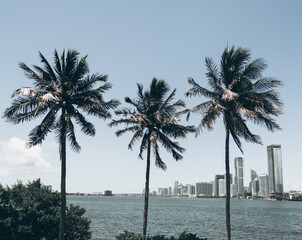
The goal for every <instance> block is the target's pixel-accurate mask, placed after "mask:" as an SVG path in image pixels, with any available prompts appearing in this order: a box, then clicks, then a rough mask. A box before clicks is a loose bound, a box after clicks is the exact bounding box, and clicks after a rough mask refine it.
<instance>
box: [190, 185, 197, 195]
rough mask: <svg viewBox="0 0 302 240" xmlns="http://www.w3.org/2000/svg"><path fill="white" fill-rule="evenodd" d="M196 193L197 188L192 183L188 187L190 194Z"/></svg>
mask: <svg viewBox="0 0 302 240" xmlns="http://www.w3.org/2000/svg"><path fill="white" fill-rule="evenodd" d="M195 193H196V188H195V186H194V185H190V186H189V188H188V194H189V195H190V196H194V195H195Z"/></svg>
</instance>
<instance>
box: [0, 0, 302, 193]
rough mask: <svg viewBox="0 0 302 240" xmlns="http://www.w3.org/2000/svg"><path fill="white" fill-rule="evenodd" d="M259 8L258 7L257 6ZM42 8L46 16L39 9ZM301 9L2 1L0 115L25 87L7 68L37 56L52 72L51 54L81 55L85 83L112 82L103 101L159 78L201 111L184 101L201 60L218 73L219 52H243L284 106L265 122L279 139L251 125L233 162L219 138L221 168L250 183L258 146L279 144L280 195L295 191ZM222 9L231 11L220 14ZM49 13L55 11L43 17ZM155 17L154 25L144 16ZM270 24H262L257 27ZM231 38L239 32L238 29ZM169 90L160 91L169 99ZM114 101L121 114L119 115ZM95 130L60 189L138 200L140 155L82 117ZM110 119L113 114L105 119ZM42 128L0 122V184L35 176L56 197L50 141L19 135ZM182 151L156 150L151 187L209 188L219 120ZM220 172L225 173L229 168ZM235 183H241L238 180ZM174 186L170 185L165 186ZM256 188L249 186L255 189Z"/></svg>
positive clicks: (260, 165) (193, 121)
mask: <svg viewBox="0 0 302 240" xmlns="http://www.w3.org/2000/svg"><path fill="white" fill-rule="evenodd" d="M259 6H261V7H259ZM45 9H47V11H46V10H45ZM301 9H302V2H301V1H298V0H293V1H291V2H290V3H288V2H285V1H274V0H267V1H260V0H256V1H252V2H246V1H235V0H230V1H222V0H214V1H197V0H193V1H190V3H188V2H183V1H158V0H156V1H152V2H141V1H137V0H134V1H130V2H128V1H127V2H125V1H117V2H108V1H96V0H92V1H89V3H86V2H80V1H75V2H72V4H70V2H68V1H67V2H65V1H64V2H62V1H58V0H54V1H51V2H36V1H32V0H29V1H26V2H18V4H16V3H15V2H3V4H2V6H1V8H0V27H1V29H2V35H1V36H2V41H1V50H2V51H1V53H2V57H1V58H0V66H2V67H1V70H0V71H1V79H2V81H3V87H2V88H1V90H0V91H1V92H0V98H1V105H0V112H1V116H2V115H3V112H4V110H5V109H6V108H7V107H8V106H10V105H11V101H12V100H11V94H12V93H13V92H14V91H15V90H16V89H19V88H21V87H31V86H33V82H32V81H31V80H29V79H27V78H26V76H25V75H24V72H23V71H22V69H20V68H19V66H18V63H19V62H24V63H26V64H27V65H29V66H31V65H37V66H40V65H41V62H40V58H39V53H38V51H40V52H41V53H42V54H43V55H44V56H45V57H46V58H47V60H49V62H50V63H51V64H52V63H53V61H52V59H53V52H54V49H55V48H56V49H57V51H58V52H59V53H61V52H62V50H63V49H66V50H67V49H76V50H77V51H78V52H79V53H80V57H84V56H86V54H87V55H88V57H87V62H88V64H89V69H90V74H93V73H100V74H108V81H109V82H110V83H111V84H112V85H113V87H112V89H110V90H109V91H108V93H105V94H104V99H105V100H109V99H112V98H117V99H119V100H120V101H121V102H123V100H124V97H125V96H129V97H130V98H134V97H135V96H136V95H137V86H136V84H137V83H141V84H143V85H144V87H145V89H146V88H147V87H148V86H149V84H150V82H151V80H152V78H153V77H156V78H158V79H164V80H165V81H166V82H167V83H168V84H169V86H170V89H171V91H172V90H173V89H175V88H176V89H177V90H176V96H175V99H179V98H181V99H182V100H183V101H184V102H185V103H186V106H187V107H188V108H192V107H193V106H196V105H197V104H198V103H200V102H202V101H203V99H199V98H185V97H184V93H185V92H186V91H188V90H189V89H190V85H189V84H188V81H187V79H188V78H189V77H192V78H194V80H195V81H196V82H198V83H199V84H200V85H201V86H203V87H207V81H206V76H205V73H206V68H205V58H206V57H210V58H212V59H213V60H214V62H215V63H216V64H219V61H220V57H221V54H222V52H223V50H224V49H225V47H226V46H229V47H231V46H232V45H235V46H236V47H245V48H249V49H250V50H251V58H252V59H257V58H264V59H265V61H266V62H267V64H268V68H267V70H266V71H264V72H263V75H264V77H266V76H267V77H274V78H277V79H280V80H282V81H283V83H284V86H283V87H282V88H280V89H279V90H278V91H279V92H280V95H281V99H282V100H283V102H284V114H283V115H281V116H280V117H278V119H276V121H277V122H278V123H279V124H280V126H281V128H282V129H283V130H282V131H277V132H275V133H271V132H269V131H266V129H265V128H262V127H261V126H257V125H253V124H249V128H250V130H251V131H252V132H253V133H255V134H257V135H259V136H260V137H261V139H262V143H263V145H256V144H252V143H248V142H245V141H242V148H243V151H244V154H242V153H241V152H240V150H239V149H238V148H237V146H236V144H235V143H234V142H233V140H232V139H230V159H234V158H235V157H243V158H244V166H245V169H254V170H255V171H256V172H257V173H258V174H261V173H264V172H267V159H266V158H267V157H266V156H267V149H266V146H268V145H271V144H279V145H281V146H282V157H283V165H282V168H283V182H284V186H283V188H284V190H285V191H288V190H290V189H294V190H301V189H302V177H301V171H302V161H301V157H300V152H299V149H300V146H301V145H302V127H301V124H300V119H301V117H302V109H301V108H300V107H299V106H298V107H297V102H298V103H299V102H301V99H302V96H301V94H300V93H299V91H300V89H301V87H302V82H301V81H299V78H300V68H301V65H302V60H301V54H300V53H301V52H302V45H301V42H302V29H301V26H300V23H301V22H302V15H301V13H300V12H301ZM229 12H232V14H231V15H230V14H229ZM54 13H55V14H54ZM154 16H156V17H154ZM268 19H269V21H268ZM239 30H240V31H239ZM171 91H170V92H171ZM125 106H126V104H124V103H123V104H122V105H121V107H125ZM87 119H88V120H91V122H92V123H93V124H94V126H95V129H96V136H95V137H88V136H85V135H84V134H82V133H81V132H80V129H78V128H76V129H75V130H76V134H77V140H78V142H79V144H80V145H81V147H82V149H81V152H80V153H79V154H78V153H74V152H73V151H72V150H70V149H69V146H68V150H67V176H66V177H67V179H66V183H67V189H66V190H67V192H84V193H85V192H87V193H89V192H100V191H104V190H106V189H110V190H112V191H113V192H114V193H123V192H128V193H140V192H141V190H142V189H143V188H144V182H145V169H146V161H145V160H146V156H143V157H144V160H140V159H139V158H138V152H139V147H138V146H137V145H136V146H134V147H133V151H130V150H128V142H129V138H130V135H125V136H122V137H120V138H117V137H116V136H115V134H114V132H115V129H111V128H109V127H108V126H107V125H108V123H109V122H110V121H106V122H104V121H101V120H98V119H93V118H90V117H89V116H88V117H87ZM113 119H116V116H115V115H114V114H113ZM199 120H200V118H199V116H198V115H191V117H190V120H189V121H188V122H186V119H185V117H183V118H181V123H182V124H184V125H195V126H196V125H197V124H198V123H199ZM39 121H41V119H39V120H38V121H32V122H26V123H23V124H19V125H11V124H9V123H7V122H5V119H3V118H1V119H0V130H1V136H0V183H1V184H2V185H6V184H8V185H12V184H15V183H16V182H17V180H22V181H23V182H24V183H26V182H28V181H32V180H34V179H37V178H41V182H42V183H43V184H45V185H52V186H53V189H54V190H59V189H60V159H59V150H58V143H57V142H56V136H55V134H54V133H52V132H50V133H49V134H48V136H47V138H46V140H45V142H43V144H42V145H39V146H37V147H35V148H31V149H27V148H25V145H26V142H27V141H28V134H29V133H30V131H31V130H32V129H33V128H34V127H35V126H36V125H37V123H38V122H39ZM179 143H180V145H181V146H182V147H184V148H185V149H186V151H185V152H184V154H183V157H184V158H183V160H182V161H178V162H176V161H174V160H173V159H172V158H171V157H170V156H169V154H167V153H166V152H165V150H164V149H163V148H162V147H161V146H159V147H160V153H161V156H162V158H163V160H164V161H165V163H166V164H167V170H166V171H162V170H160V169H158V168H157V167H156V166H155V165H154V159H153V158H152V159H151V172H150V174H151V175H150V188H151V189H155V190H156V189H157V186H160V185H168V184H170V183H173V181H174V180H175V179H178V180H179V182H183V183H185V182H200V181H201V180H200V179H201V178H202V181H204V182H209V181H212V180H213V177H214V176H215V174H216V173H219V174H221V175H224V174H225V158H224V157H225V152H224V150H225V131H224V126H223V120H222V119H219V120H217V122H216V123H215V126H214V129H213V130H212V131H210V132H208V131H206V130H205V131H203V132H202V133H201V134H200V135H199V136H198V137H197V138H195V136H194V134H191V135H189V136H188V137H187V139H184V140H183V139H179ZM230 166H232V171H231V173H232V174H233V176H235V172H234V169H233V166H234V163H233V162H232V163H231V165H230ZM244 174H245V175H244V182H246V183H247V182H249V181H250V179H249V178H250V176H248V175H249V172H245V173H244ZM172 187H173V186H172ZM259 187H260V186H259Z"/></svg>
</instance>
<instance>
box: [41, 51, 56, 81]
mask: <svg viewBox="0 0 302 240" xmlns="http://www.w3.org/2000/svg"><path fill="white" fill-rule="evenodd" d="M39 55H40V58H41V62H42V63H43V64H44V68H45V70H44V71H45V72H46V73H47V74H48V75H49V76H50V79H53V80H56V79H57V78H56V74H55V73H54V72H53V69H52V67H51V66H50V64H49V62H48V61H47V60H46V58H45V57H44V56H43V54H42V53H41V52H40V51H39Z"/></svg>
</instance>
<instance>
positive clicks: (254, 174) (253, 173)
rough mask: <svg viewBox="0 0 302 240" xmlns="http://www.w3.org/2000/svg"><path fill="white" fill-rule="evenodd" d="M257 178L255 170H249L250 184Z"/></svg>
mask: <svg viewBox="0 0 302 240" xmlns="http://www.w3.org/2000/svg"><path fill="white" fill-rule="evenodd" d="M256 178H258V174H257V172H256V171H255V170H253V169H251V182H252V181H253V180H255V179H256Z"/></svg>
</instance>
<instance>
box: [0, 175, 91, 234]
mask: <svg viewBox="0 0 302 240" xmlns="http://www.w3.org/2000/svg"><path fill="white" fill-rule="evenodd" d="M60 204H61V203H60V194H59V193H58V192H53V191H51V190H50V189H49V188H48V187H47V186H44V185H43V184H41V182H40V180H39V179H38V180H35V181H33V182H29V183H27V184H23V183H22V182H18V183H17V184H15V185H13V186H12V187H8V186H6V187H4V186H2V185H0V233H1V234H0V240H25V239H26V240H42V239H44V240H55V239H58V232H59V223H60ZM84 213H85V209H84V208H81V207H79V206H73V205H70V206H68V207H67V214H66V225H67V231H66V233H65V239H67V240H88V239H90V238H91V233H90V231H89V224H90V221H89V220H88V219H87V218H86V217H84Z"/></svg>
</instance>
